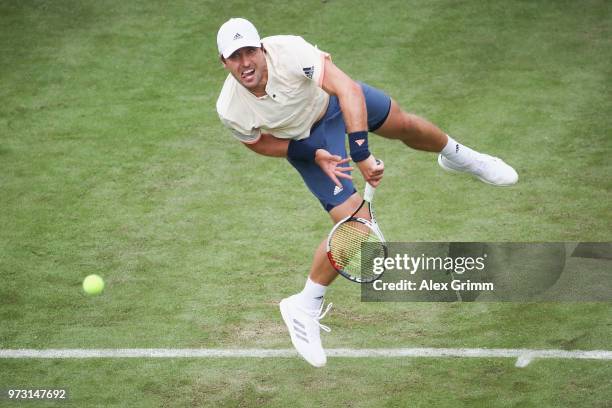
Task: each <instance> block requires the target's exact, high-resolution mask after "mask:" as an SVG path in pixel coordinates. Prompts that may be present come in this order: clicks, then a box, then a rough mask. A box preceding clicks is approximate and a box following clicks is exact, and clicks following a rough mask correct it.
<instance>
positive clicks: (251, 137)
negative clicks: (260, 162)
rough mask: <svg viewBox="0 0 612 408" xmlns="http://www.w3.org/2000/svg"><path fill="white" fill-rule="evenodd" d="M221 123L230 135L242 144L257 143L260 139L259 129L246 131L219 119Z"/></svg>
mask: <svg viewBox="0 0 612 408" xmlns="http://www.w3.org/2000/svg"><path fill="white" fill-rule="evenodd" d="M221 122H223V124H224V125H225V126H226V127H227V128H228V129H229V130H230V131H231V133H232V135H233V136H234V137H235V138H236V139H238V140H240V141H241V142H242V143H246V144H253V143H257V141H258V140H259V138H260V137H261V130H259V129H251V130H250V131H247V130H246V129H238V128H237V126H235V125H234V124H232V123H231V122H230V121H228V120H225V119H223V118H221Z"/></svg>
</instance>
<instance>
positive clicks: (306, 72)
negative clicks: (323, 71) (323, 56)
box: [302, 66, 314, 79]
mask: <svg viewBox="0 0 612 408" xmlns="http://www.w3.org/2000/svg"><path fill="white" fill-rule="evenodd" d="M302 71H304V75H306V78H308V79H312V76H313V74H314V66H312V67H306V68H302Z"/></svg>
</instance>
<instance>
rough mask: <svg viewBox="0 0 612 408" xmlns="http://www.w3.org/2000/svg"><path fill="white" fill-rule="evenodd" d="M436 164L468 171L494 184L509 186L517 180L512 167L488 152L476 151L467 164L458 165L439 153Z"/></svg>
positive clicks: (464, 171) (457, 170) (455, 169)
mask: <svg viewBox="0 0 612 408" xmlns="http://www.w3.org/2000/svg"><path fill="white" fill-rule="evenodd" d="M438 164H439V165H440V167H442V168H443V169H444V170H446V171H451V172H459V173H469V174H472V175H474V176H475V177H477V178H478V179H480V180H481V181H483V182H485V183H488V184H493V185H494V186H511V185H513V184H516V182H517V181H518V174H517V172H516V171H515V170H514V169H513V168H512V167H510V166H509V165H507V164H506V163H505V162H504V161H503V160H502V159H500V158H498V157H493V156H489V155H488V154H482V153H478V154H477V155H476V156H475V157H474V160H473V161H472V162H471V163H470V164H467V165H459V164H457V163H455V162H453V161H451V160H449V159H447V158H446V157H444V156H442V155H441V154H440V155H438Z"/></svg>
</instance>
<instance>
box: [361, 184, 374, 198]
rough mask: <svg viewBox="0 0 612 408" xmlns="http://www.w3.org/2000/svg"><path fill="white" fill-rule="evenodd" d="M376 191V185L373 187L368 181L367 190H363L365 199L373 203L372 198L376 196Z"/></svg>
mask: <svg viewBox="0 0 612 408" xmlns="http://www.w3.org/2000/svg"><path fill="white" fill-rule="evenodd" d="M375 192H376V187H372V185H371V184H370V183H368V182H366V185H365V190H364V192H363V199H364V200H366V201H367V202H368V203H371V202H372V199H373V198H374V193H375Z"/></svg>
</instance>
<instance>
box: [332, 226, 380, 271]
mask: <svg viewBox="0 0 612 408" xmlns="http://www.w3.org/2000/svg"><path fill="white" fill-rule="evenodd" d="M383 246H384V245H383V243H382V240H381V238H380V237H379V236H378V235H377V234H376V233H375V232H374V230H372V229H371V228H370V227H369V226H368V225H366V224H364V223H362V222H359V221H355V220H349V221H346V222H344V223H343V224H341V225H340V226H339V227H338V228H337V229H336V231H335V233H334V235H333V237H332V240H331V243H330V252H331V256H332V259H333V260H334V262H335V263H336V265H337V267H339V268H340V269H342V270H344V271H345V272H347V273H349V274H351V275H353V276H358V277H362V278H371V277H373V276H374V274H373V272H372V265H373V260H374V258H376V257H379V256H384V249H383ZM362 263H363V265H364V268H362Z"/></svg>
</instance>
